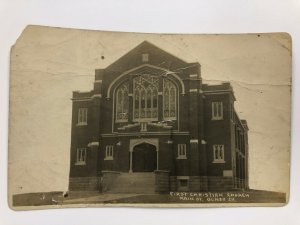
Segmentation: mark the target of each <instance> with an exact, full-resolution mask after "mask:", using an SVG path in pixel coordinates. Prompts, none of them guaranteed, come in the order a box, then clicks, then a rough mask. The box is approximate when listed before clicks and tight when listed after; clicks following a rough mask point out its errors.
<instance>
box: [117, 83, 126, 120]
mask: <svg viewBox="0 0 300 225" xmlns="http://www.w3.org/2000/svg"><path fill="white" fill-rule="evenodd" d="M128 92H129V82H125V83H123V84H122V85H121V86H120V87H119V88H118V89H117V92H116V96H117V97H116V120H117V121H120V122H122V121H127V120H128V107H129V99H128Z"/></svg>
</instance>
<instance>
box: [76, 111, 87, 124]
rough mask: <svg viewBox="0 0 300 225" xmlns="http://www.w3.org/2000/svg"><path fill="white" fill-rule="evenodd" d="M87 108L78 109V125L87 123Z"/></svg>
mask: <svg viewBox="0 0 300 225" xmlns="http://www.w3.org/2000/svg"><path fill="white" fill-rule="evenodd" d="M87 112H88V109H87V108H79V109H78V125H87Z"/></svg>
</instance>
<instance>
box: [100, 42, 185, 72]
mask: <svg viewBox="0 0 300 225" xmlns="http://www.w3.org/2000/svg"><path fill="white" fill-rule="evenodd" d="M142 54H148V55H149V61H148V62H143V61H142ZM143 63H147V64H152V65H156V66H160V67H162V68H165V69H168V70H174V69H177V68H181V67H184V66H186V65H187V64H188V63H187V62H185V61H183V60H182V59H179V58H178V57H177V56H174V55H172V54H170V53H168V52H166V51H164V50H162V49H161V48H159V47H157V46H155V45H154V44H152V43H150V42H148V41H143V42H142V43H141V44H139V45H138V46H136V47H135V48H133V49H132V50H131V51H129V52H128V53H126V54H125V55H123V56H122V57H121V58H119V59H118V60H117V61H115V62H114V63H112V64H111V65H110V66H108V67H107V68H106V69H105V70H109V71H126V70H128V69H130V68H134V67H136V66H139V65H141V64H143Z"/></svg>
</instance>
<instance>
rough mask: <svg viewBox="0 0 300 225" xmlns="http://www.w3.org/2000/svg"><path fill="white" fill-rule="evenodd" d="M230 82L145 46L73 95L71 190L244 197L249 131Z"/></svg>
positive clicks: (99, 74)
mask: <svg viewBox="0 0 300 225" xmlns="http://www.w3.org/2000/svg"><path fill="white" fill-rule="evenodd" d="M235 101H236V98H235V96H234V92H233V89H232V86H231V85H230V83H229V82H225V83H220V84H214V85H209V84H205V83H203V82H202V78H201V65H200V64H199V63H198V62H193V63H188V62H185V61H184V60H182V59H180V58H178V57H177V56H174V55H172V54H170V53H168V52H165V51H164V50H162V49H160V48H158V47H157V46H155V45H153V44H151V43H149V42H147V41H144V42H142V43H141V44H140V45H138V46H137V47H135V48H134V49H132V50H131V51H129V52H128V53H127V54H125V55H124V56H122V57H121V58H119V59H118V60H117V61H115V62H114V63H112V64H111V65H110V66H108V67H107V68H105V69H96V71H95V81H94V87H93V89H92V90H91V91H89V92H79V91H74V92H73V97H72V129H71V148H70V150H71V151H70V176H69V190H70V191H99V192H102V193H167V192H170V191H190V192H199V191H230V190H246V189H248V188H249V186H248V126H247V122H246V120H241V119H240V118H239V116H238V115H237V113H236V111H235V108H234V102H235Z"/></svg>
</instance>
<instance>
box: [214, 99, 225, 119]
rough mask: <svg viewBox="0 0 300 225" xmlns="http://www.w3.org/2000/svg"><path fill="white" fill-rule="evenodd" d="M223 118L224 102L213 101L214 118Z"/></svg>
mask: <svg viewBox="0 0 300 225" xmlns="http://www.w3.org/2000/svg"><path fill="white" fill-rule="evenodd" d="M222 119H223V102H212V120H222Z"/></svg>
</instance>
